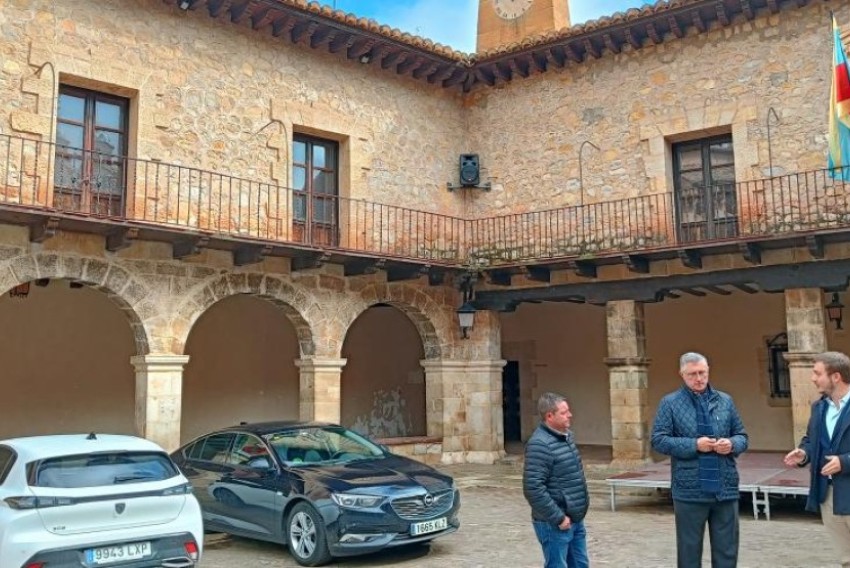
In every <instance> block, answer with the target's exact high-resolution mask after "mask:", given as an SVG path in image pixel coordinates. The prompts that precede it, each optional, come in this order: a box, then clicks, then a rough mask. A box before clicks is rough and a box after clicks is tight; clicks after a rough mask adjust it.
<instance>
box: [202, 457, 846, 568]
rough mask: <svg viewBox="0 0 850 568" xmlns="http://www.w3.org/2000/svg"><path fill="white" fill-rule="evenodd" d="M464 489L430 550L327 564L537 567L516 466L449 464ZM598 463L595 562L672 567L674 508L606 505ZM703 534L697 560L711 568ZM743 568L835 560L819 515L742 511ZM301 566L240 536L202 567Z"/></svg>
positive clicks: (214, 546) (281, 551) (219, 542)
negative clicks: (450, 522)
mask: <svg viewBox="0 0 850 568" xmlns="http://www.w3.org/2000/svg"><path fill="white" fill-rule="evenodd" d="M443 469H445V470H446V471H449V472H450V473H452V474H453V475H454V476H455V477H456V479H457V482H458V486H459V487H460V489H461V493H462V495H463V506H462V509H461V519H462V526H461V529H460V530H459V531H458V532H457V533H455V534H453V535H449V536H446V537H444V538H442V539H438V540H436V541H434V542H433V543H432V544H431V546H430V547H422V546H420V547H413V548H406V549H397V550H390V551H385V552H382V553H379V554H373V555H370V556H364V557H357V558H349V559H344V560H342V561H340V562H338V563H335V564H333V566H343V567H346V568H348V567H351V568H354V567H365V566H401V567H404V568H438V567H439V568H443V567H445V566H452V567H453V568H459V567H463V568H478V567H481V568H484V567H488V568H489V567H493V566H499V567H509V568H526V567H528V568H533V567H537V568H539V567H540V566H542V564H543V562H542V554H541V553H540V549H539V547H538V544H537V542H536V540H535V538H534V533H533V531H532V529H531V523H530V517H529V511H528V506H527V505H526V503H525V500H524V499H523V496H522V491H521V489H520V483H521V477H522V475H521V470H520V469H519V468H518V466H517V465H511V464H507V465H501V466H452V467H445V468H443ZM604 475H605V470H604V468H601V467H597V468H594V467H593V466H589V467H588V477H589V478H592V479H593V478H596V479H597V480H596V481H592V482H591V490H592V492H593V497H592V507H591V511H590V513H589V515H588V518H587V527H588V533H589V535H588V538H589V549H590V556H591V563H592V565H593V566H617V567H635V568H638V567H640V568H646V567H652V568H656V567H658V568H666V567H671V566H675V536H674V527H673V509H672V505H671V504H670V502H669V500H668V499H666V498H664V497H663V496H659V495H653V494H649V495H643V496H624V497H620V498H618V504H617V511H616V512H614V513H612V512H611V511H610V510H609V500H608V493H607V488H606V486H605V485H604V482H602V481H599V479H601V478H603V477H604ZM707 552H708V540H707V538H706V556H705V561H704V563H703V565H704V566H709V565H710V562H709V557H708V554H707ZM738 565H739V567H740V568H750V567H752V568H756V567H761V566H765V567H767V566H770V567H784V568H792V567H793V568H802V567H806V568H820V567H828V566H837V565H838V564H837V562H836V561H835V555H834V552H833V550H832V548H831V547H830V544H829V541H828V539H827V537H826V535H825V533H824V530H823V527H822V526H821V524H820V519H819V518H818V517H816V516H814V515H810V514H807V513H805V512H803V511H802V505H801V504H799V503H798V502H793V501H790V502H784V503H777V504H776V505H775V506H774V507H773V520H771V521H766V520H764V518H763V517H762V518H761V519H760V520H754V519H753V517H752V512H751V509H750V508H749V507H748V506H746V505H745V506H742V508H741V552H740V561H739V564H738ZM237 566H251V567H252V568H254V567H258V568H259V567H264V566H269V567H272V566H273V567H275V568H289V567H295V566H298V564H296V563H295V561H294V560H292V558H291V557H290V556H289V553H288V552H287V550H286V549H285V548H284V547H282V546H277V545H273V544H267V543H260V542H254V541H249V540H244V539H238V538H215V537H213V538H211V539H210V543H209V544H208V546H207V549H206V553H205V556H204V560H203V562H202V563H201V568H234V567H237Z"/></svg>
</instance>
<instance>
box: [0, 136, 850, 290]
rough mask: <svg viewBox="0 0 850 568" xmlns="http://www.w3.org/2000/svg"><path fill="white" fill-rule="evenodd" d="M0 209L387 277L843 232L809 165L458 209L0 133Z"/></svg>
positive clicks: (811, 238) (846, 205)
mask: <svg viewBox="0 0 850 568" xmlns="http://www.w3.org/2000/svg"><path fill="white" fill-rule="evenodd" d="M0 219H3V220H4V221H6V222H12V223H19V224H27V225H30V226H31V227H32V228H33V229H32V232H31V235H32V238H33V240H42V239H44V238H48V237H49V236H50V231H51V230H55V229H56V227H57V226H61V227H62V228H66V229H68V230H80V231H87V232H97V233H101V234H105V235H107V236H108V237H109V239H111V241H110V240H109V239H108V241H107V248H110V249H111V250H116V249H117V248H121V247H122V246H127V245H128V244H129V240H131V239H132V238H145V239H153V240H163V241H170V242H172V243H174V245H175V249H174V250H175V257H177V258H182V257H184V256H188V255H189V254H193V253H194V252H197V249H198V248H199V247H210V248H219V249H224V250H231V251H233V254H234V262H236V264H248V263H250V262H256V261H258V260H260V259H262V257H263V256H264V255H280V256H288V257H291V258H292V259H293V266H294V267H295V268H296V269H297V268H299V267H308V266H313V265H315V263H316V262H322V261H327V262H339V263H341V264H344V265H345V267H346V273H347V274H357V273H362V272H363V271H366V272H368V271H374V270H377V269H378V268H382V269H386V270H388V272H389V273H391V277H392V278H391V279H398V278H404V277H411V278H414V277H418V276H419V275H421V274H425V273H430V272H433V271H435V270H436V271H437V272H440V273H444V272H445V271H448V270H453V269H454V270H456V269H463V268H470V267H475V268H479V269H485V270H487V269H489V270H502V271H504V270H510V268H511V267H514V268H515V267H519V266H521V265H533V264H541V265H549V266H559V265H562V264H563V265H569V264H570V263H575V262H585V263H586V262H591V261H592V262H597V263H604V262H609V261H610V262H620V261H621V260H622V258H623V256H624V255H641V256H646V257H653V256H656V257H664V256H673V257H675V256H676V255H677V254H678V255H680V256H681V253H682V252H687V251H693V250H708V249H712V248H714V249H717V250H721V251H722V250H738V248H739V247H740V248H741V250H744V248H745V247H746V246H749V245H753V246H757V247H761V246H771V243H774V245H773V246H787V244H788V242H795V243H796V242H807V243H808V244H809V246H810V248H811V249H812V250H813V251H816V248H817V246H820V247H821V248H822V243H821V239H824V238H835V239H844V238H848V239H850V231H847V229H848V228H850V197H848V192H847V186H846V185H845V183H844V182H841V181H836V180H833V178H832V177H831V176H830V172H829V171H828V170H817V171H809V172H803V173H798V174H791V175H785V176H780V177H774V178H769V179H761V180H755V181H750V182H741V183H737V184H727V185H722V186H715V187H701V188H691V189H690V190H689V191H688V192H680V193H677V194H673V193H663V194H652V195H644V196H639V197H633V198H628V199H621V200H615V201H607V202H602V203H594V204H587V205H583V206H576V207H562V208H558V209H551V210H546V211H535V212H527V213H518V214H514V215H504V216H498V217H489V218H482V219H473V220H467V219H462V218H459V217H454V216H449V215H440V214H436V213H431V212H425V211H417V210H413V209H409V208H404V207H397V206H393V205H385V204H380V203H372V202H368V201H364V200H358V199H349V198H345V197H337V196H332V195H312V196H310V195H307V194H305V193H304V192H301V191H296V190H293V189H291V188H287V187H284V186H281V185H276V184H270V183H263V182H258V181H252V180H247V179H243V178H238V177H234V176H230V175H227V174H222V173H216V172H212V171H205V170H201V169H197V168H192V167H187V166H182V165H176V164H167V163H163V162H159V161H155V160H139V159H134V158H128V157H126V156H115V155H107V154H97V153H93V152H83V151H81V150H78V149H75V148H69V147H63V146H57V145H55V144H51V143H47V142H41V141H37V140H31V139H26V138H19V137H13V136H7V135H0ZM842 234H843V236H842ZM116 235H117V236H116ZM748 250H750V252H751V253H752V250H753V249H748Z"/></svg>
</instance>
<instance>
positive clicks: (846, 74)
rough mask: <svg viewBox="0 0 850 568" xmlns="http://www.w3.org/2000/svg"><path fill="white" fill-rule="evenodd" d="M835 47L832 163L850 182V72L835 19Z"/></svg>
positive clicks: (835, 175) (832, 169)
mask: <svg viewBox="0 0 850 568" xmlns="http://www.w3.org/2000/svg"><path fill="white" fill-rule="evenodd" d="M832 34H833V41H834V42H835V47H834V49H833V53H834V55H833V61H832V89H831V90H830V96H829V160H828V162H827V167H828V168H829V169H830V175H831V176H832V177H833V178H834V179H840V180H841V181H850V69H848V66H847V55H845V53H844V46H843V45H842V44H841V33H840V30H839V29H838V23H837V22H836V21H835V16H833V17H832Z"/></svg>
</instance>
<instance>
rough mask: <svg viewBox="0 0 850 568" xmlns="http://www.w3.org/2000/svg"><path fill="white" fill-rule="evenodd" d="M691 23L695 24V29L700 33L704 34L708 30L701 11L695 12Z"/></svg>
mask: <svg viewBox="0 0 850 568" xmlns="http://www.w3.org/2000/svg"><path fill="white" fill-rule="evenodd" d="M691 21H692V22H693V24H694V27H695V28H696V29H697V30H698V31H699V32H700V33H702V32H704V31H705V30H706V25H705V21H704V20H703V19H702V14H700V13H699V10H694V11H693V14H692V15H691Z"/></svg>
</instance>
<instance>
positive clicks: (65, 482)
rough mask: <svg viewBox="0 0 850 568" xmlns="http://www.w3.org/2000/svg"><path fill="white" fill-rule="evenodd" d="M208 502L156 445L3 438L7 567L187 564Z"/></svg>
mask: <svg viewBox="0 0 850 568" xmlns="http://www.w3.org/2000/svg"><path fill="white" fill-rule="evenodd" d="M203 538H204V532H203V521H202V520H201V508H200V506H199V505H198V501H197V500H196V499H195V496H194V495H193V494H192V490H191V486H190V485H189V482H188V481H187V479H186V478H185V477H183V474H182V473H180V470H179V469H178V468H177V466H176V465H174V462H172V461H171V458H169V457H168V454H167V453H166V452H165V451H164V450H163V449H162V448H161V447H159V446H158V445H156V444H154V443H153V442H150V441H148V440H144V439H142V438H136V437H134V436H116V435H101V434H88V435H86V434H79V435H60V436H34V437H30V438H16V439H12V440H2V441H0V567H2V568H72V567H73V568H95V567H101V566H105V567H112V566H115V567H120V568H189V567H192V566H195V565H196V564H197V563H198V561H199V560H200V557H201V552H202V547H203Z"/></svg>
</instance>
